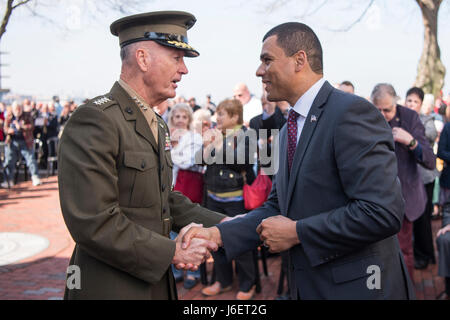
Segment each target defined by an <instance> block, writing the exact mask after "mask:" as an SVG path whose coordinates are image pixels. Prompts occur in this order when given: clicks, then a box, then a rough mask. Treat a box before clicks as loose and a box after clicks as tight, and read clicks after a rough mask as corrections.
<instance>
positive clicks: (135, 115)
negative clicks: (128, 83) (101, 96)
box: [110, 82, 159, 152]
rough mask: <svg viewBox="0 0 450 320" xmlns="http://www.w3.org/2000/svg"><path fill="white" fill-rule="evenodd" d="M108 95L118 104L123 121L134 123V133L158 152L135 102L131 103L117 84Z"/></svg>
mask: <svg viewBox="0 0 450 320" xmlns="http://www.w3.org/2000/svg"><path fill="white" fill-rule="evenodd" d="M110 94H111V95H112V97H113V99H114V100H116V101H117V102H118V103H119V106H120V108H121V109H122V113H123V115H124V117H125V119H126V120H127V121H135V122H136V125H135V130H136V132H137V133H139V134H140V135H141V136H142V137H143V138H144V139H146V140H147V141H148V142H149V143H150V144H151V145H152V147H153V149H154V150H155V152H159V150H158V146H157V145H156V140H155V137H153V134H152V131H151V130H150V126H149V125H148V122H147V120H146V119H145V116H144V115H143V114H142V112H141V110H140V109H139V107H138V106H137V105H136V102H135V101H133V99H132V98H131V97H130V95H129V94H128V93H127V92H126V91H125V90H124V89H123V88H122V86H121V85H120V84H119V83H118V82H116V83H115V84H114V86H113V87H112V89H111V92H110ZM158 129H159V128H158Z"/></svg>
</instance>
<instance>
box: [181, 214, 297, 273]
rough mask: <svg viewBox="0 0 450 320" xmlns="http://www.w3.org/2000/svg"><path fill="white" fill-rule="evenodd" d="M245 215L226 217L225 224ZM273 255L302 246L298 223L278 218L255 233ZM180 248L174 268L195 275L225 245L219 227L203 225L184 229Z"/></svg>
mask: <svg viewBox="0 0 450 320" xmlns="http://www.w3.org/2000/svg"><path fill="white" fill-rule="evenodd" d="M242 216H243V215H239V216H235V217H232V218H231V217H226V218H225V219H223V220H222V221H221V222H225V221H230V220H233V219H236V218H238V217H242ZM255 231H256V232H257V233H258V235H259V239H260V240H261V241H262V243H263V244H264V246H266V247H267V248H269V252H272V253H276V252H281V251H285V250H288V249H290V248H291V247H292V246H294V245H297V244H299V243H300V241H299V238H298V235H297V229H296V221H293V220H291V219H289V218H287V217H285V216H282V215H278V216H272V217H269V218H266V219H263V220H262V221H261V223H260V224H259V225H258V226H257V228H256V230H255ZM175 242H176V248H175V255H174V257H173V259H172V264H174V265H175V267H176V268H177V269H184V270H191V271H195V270H197V269H198V266H199V265H200V264H201V263H203V262H205V261H206V260H207V259H208V258H209V257H210V256H211V254H210V252H211V251H217V250H218V248H219V247H221V246H222V245H223V243H222V236H221V234H220V231H219V229H218V228H217V227H211V228H203V225H201V224H196V223H191V224H189V225H187V226H185V227H184V228H183V229H181V231H180V233H179V235H178V237H177V238H176V239H175Z"/></svg>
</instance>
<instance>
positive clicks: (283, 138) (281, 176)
mask: <svg viewBox="0 0 450 320" xmlns="http://www.w3.org/2000/svg"><path fill="white" fill-rule="evenodd" d="M279 155H280V157H279V159H278V160H279V161H280V162H279V163H280V166H279V170H278V173H277V176H276V178H277V189H278V190H277V195H278V205H279V207H280V210H281V214H282V215H286V214H287V210H284V209H285V208H286V196H287V188H288V181H289V172H288V159H287V158H288V157H287V126H286V125H284V126H283V129H281V132H280V150H279Z"/></svg>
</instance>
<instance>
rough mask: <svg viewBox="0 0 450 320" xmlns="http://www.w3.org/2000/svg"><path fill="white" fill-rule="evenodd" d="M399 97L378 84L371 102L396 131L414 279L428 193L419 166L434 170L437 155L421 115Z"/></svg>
mask: <svg viewBox="0 0 450 320" xmlns="http://www.w3.org/2000/svg"><path fill="white" fill-rule="evenodd" d="M396 99H397V94H396V93H395V90H394V87H393V86H392V85H390V84H388V83H379V84H377V85H376V86H375V87H374V89H373V91H372V94H371V100H372V102H373V103H374V104H375V106H376V107H377V108H378V109H379V110H380V112H381V113H382V114H383V116H384V118H385V119H386V121H387V122H388V123H389V125H390V126H391V128H392V134H393V138H394V141H395V155H396V157H397V167H398V178H399V179H400V183H401V184H402V194H403V198H404V199H405V219H404V221H403V224H402V229H401V231H400V232H399V234H398V239H399V241H400V247H401V249H402V252H403V255H404V257H405V261H406V265H407V266H408V271H409V273H410V276H411V277H413V274H414V252H413V243H412V241H413V224H412V222H413V221H415V220H417V219H418V218H419V217H420V216H421V215H422V214H423V212H424V210H425V205H426V203H427V194H426V191H425V187H424V185H423V182H422V176H421V175H420V172H419V168H418V167H417V165H418V164H419V165H422V166H424V167H425V168H427V169H434V168H435V166H436V156H435V155H434V153H433V149H431V146H430V143H429V142H428V140H427V138H426V136H425V128H424V126H423V124H422V122H421V121H420V118H419V115H418V114H417V112H415V111H413V110H410V109H408V108H406V107H403V106H400V105H398V104H397V103H396Z"/></svg>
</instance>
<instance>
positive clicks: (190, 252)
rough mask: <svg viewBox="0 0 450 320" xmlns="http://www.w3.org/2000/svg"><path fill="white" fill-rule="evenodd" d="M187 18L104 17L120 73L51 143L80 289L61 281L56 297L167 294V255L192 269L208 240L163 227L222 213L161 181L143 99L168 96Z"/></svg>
mask: <svg viewBox="0 0 450 320" xmlns="http://www.w3.org/2000/svg"><path fill="white" fill-rule="evenodd" d="M195 21H196V20H195V17H194V16H193V15H191V14H189V13H185V12H178V11H166V12H150V13H143V14H138V15H133V16H129V17H125V18H122V19H119V20H117V21H115V22H114V23H113V24H112V25H111V32H112V34H113V35H115V36H118V37H119V42H120V46H121V59H122V70H121V74H120V80H119V81H118V82H116V83H115V84H114V86H113V87H112V89H111V91H110V92H109V93H107V94H106V95H102V96H99V97H97V98H94V99H92V100H90V101H88V102H87V103H86V104H85V105H83V106H80V107H79V108H77V110H76V111H75V112H74V113H73V114H72V116H71V118H70V119H69V121H68V122H67V124H66V126H65V128H64V132H63V135H62V138H61V142H60V152H59V166H60V167H59V172H58V175H59V192H60V202H61V208H62V213H63V216H64V219H65V222H66V224H67V227H68V229H69V231H70V233H71V235H72V237H73V238H74V240H75V242H76V246H75V249H74V252H73V255H72V258H71V260H70V265H76V266H78V267H79V269H80V276H81V288H77V287H71V288H67V289H66V292H65V298H66V299H176V297H177V295H176V286H175V281H174V278H173V274H172V271H171V268H170V264H171V263H174V264H177V265H178V266H179V267H184V268H186V269H190V270H196V269H197V266H198V265H199V264H200V263H202V262H204V261H205V259H206V258H207V257H208V253H209V252H208V249H211V250H215V249H217V247H216V245H215V244H214V243H211V242H209V241H206V240H200V241H197V242H196V243H193V245H192V247H189V249H187V250H183V249H181V244H180V242H175V241H173V240H171V239H170V238H169V232H170V231H171V230H172V229H173V230H175V231H177V232H179V231H180V229H181V228H182V227H184V226H186V225H187V224H189V223H190V222H192V221H196V222H197V223H203V224H205V225H208V226H210V225H213V224H215V223H218V222H219V221H221V220H222V219H223V218H224V216H223V215H220V214H217V213H215V212H212V211H209V210H206V209H204V208H202V207H200V206H199V205H198V204H193V203H192V202H191V201H189V199H187V198H186V197H185V196H183V195H182V194H181V193H179V192H173V191H172V190H171V185H172V167H173V162H172V160H171V156H170V143H171V142H170V137H169V130H168V127H167V125H166V124H165V122H164V121H163V119H162V118H161V117H160V116H159V115H157V114H156V113H155V112H154V111H153V110H152V108H151V106H156V105H159V104H161V103H162V102H164V101H166V100H167V99H168V98H173V97H175V92H176V88H177V82H179V81H180V80H181V78H182V76H183V75H185V74H186V73H187V72H188V70H187V68H186V65H185V63H184V57H185V56H187V57H196V56H198V55H199V54H198V52H197V51H196V50H195V49H194V48H192V47H191V46H190V45H188V44H187V30H188V29H189V28H191V27H192V26H193V25H194V23H195Z"/></svg>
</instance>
